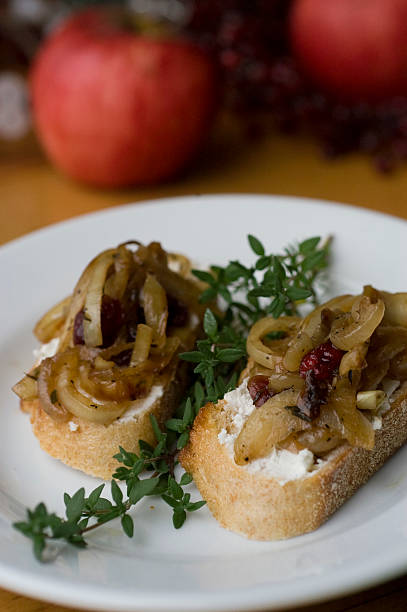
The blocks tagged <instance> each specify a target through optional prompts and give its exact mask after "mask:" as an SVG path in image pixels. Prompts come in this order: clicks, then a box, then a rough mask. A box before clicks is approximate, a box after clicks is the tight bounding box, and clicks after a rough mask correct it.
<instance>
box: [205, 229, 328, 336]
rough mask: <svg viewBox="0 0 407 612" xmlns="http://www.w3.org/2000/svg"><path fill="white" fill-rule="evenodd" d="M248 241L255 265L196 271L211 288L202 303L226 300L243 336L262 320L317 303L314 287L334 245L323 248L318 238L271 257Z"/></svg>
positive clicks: (258, 244)
mask: <svg viewBox="0 0 407 612" xmlns="http://www.w3.org/2000/svg"><path fill="white" fill-rule="evenodd" d="M248 241H249V245H250V247H251V249H252V251H253V253H254V254H255V255H257V259H256V261H255V263H254V265H252V266H250V267H246V266H244V265H243V264H242V263H240V262H239V261H230V262H229V263H228V265H227V266H226V267H224V268H222V267H220V266H211V268H210V271H209V272H207V271H202V270H193V273H194V274H195V276H196V277H197V278H198V279H200V280H201V281H203V282H205V283H207V284H208V288H207V289H206V290H205V291H204V292H203V294H202V296H201V301H202V302H203V303H204V304H205V303H208V302H210V301H212V300H214V299H216V298H218V297H219V296H220V297H221V298H223V300H224V301H225V302H226V305H227V311H226V317H228V316H229V320H236V318H237V319H238V320H239V321H240V324H241V326H242V331H243V333H244V332H245V331H248V329H249V328H250V327H251V326H252V325H253V323H255V322H256V321H257V320H258V319H260V318H262V317H265V316H270V315H272V316H273V317H275V318H278V317H279V316H281V315H282V314H286V315H292V314H295V313H296V312H297V303H298V302H302V301H303V300H307V299H309V298H311V301H312V302H313V303H315V302H316V294H315V287H314V283H315V279H316V277H317V275H318V274H319V273H320V272H321V270H323V269H324V268H326V267H327V265H328V254H329V243H330V241H329V240H328V241H326V242H325V243H322V244H321V239H320V237H319V236H316V237H313V238H308V239H307V240H304V241H303V242H301V243H300V244H299V245H298V246H296V247H289V248H286V249H285V251H284V253H283V254H282V255H267V254H266V251H265V248H264V246H263V244H262V243H261V242H260V240H258V239H257V238H255V237H254V236H252V235H249V236H248ZM242 295H243V296H244V301H241V296H242ZM261 298H267V299H261Z"/></svg>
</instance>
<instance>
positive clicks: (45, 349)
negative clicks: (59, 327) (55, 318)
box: [33, 338, 59, 365]
mask: <svg viewBox="0 0 407 612" xmlns="http://www.w3.org/2000/svg"><path fill="white" fill-rule="evenodd" d="M58 347H59V338H52V340H50V341H49V342H47V343H46V344H41V346H40V348H38V349H34V350H33V354H34V359H35V360H36V365H38V364H40V363H41V361H42V360H43V359H47V357H53V356H54V355H55V354H56V352H57V350H58Z"/></svg>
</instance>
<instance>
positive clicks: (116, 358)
mask: <svg viewBox="0 0 407 612" xmlns="http://www.w3.org/2000/svg"><path fill="white" fill-rule="evenodd" d="M130 359H131V349H125V350H124V351H122V352H121V353H117V355H113V356H112V357H110V361H113V362H114V363H115V364H116V365H117V366H119V367H120V366H128V365H129V363H130Z"/></svg>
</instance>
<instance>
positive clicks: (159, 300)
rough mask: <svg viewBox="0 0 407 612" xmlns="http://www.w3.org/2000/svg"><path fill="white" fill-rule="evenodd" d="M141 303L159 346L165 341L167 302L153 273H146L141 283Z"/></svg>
mask: <svg viewBox="0 0 407 612" xmlns="http://www.w3.org/2000/svg"><path fill="white" fill-rule="evenodd" d="M142 305H143V310H144V317H145V319H146V323H147V325H148V326H149V327H150V328H151V329H152V330H153V337H154V342H155V343H156V344H157V345H158V346H160V347H161V346H163V344H164V343H165V332H166V328H167V320H168V303H167V295H166V293H165V291H164V289H163V287H162V286H161V285H160V283H159V282H158V280H157V279H156V278H155V276H154V275H153V274H147V278H146V280H145V283H144V285H143V291H142Z"/></svg>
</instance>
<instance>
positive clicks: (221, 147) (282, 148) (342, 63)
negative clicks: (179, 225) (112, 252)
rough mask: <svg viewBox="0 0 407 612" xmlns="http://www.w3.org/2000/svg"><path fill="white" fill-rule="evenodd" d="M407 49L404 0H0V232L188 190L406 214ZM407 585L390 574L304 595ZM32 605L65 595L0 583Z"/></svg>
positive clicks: (392, 595)
mask: <svg viewBox="0 0 407 612" xmlns="http://www.w3.org/2000/svg"><path fill="white" fill-rule="evenodd" d="M83 11H85V13H83ZM105 11H107V12H105ZM406 66H407V0H359V1H358V2H355V0H329V1H328V0H121V1H120V2H119V1H118V2H116V3H114V5H112V3H108V2H102V1H99V2H96V1H94V2H90V1H86V0H82V1H80V0H0V203H1V204H0V206H1V211H2V223H1V225H0V243H5V242H7V241H8V240H11V239H13V238H17V237H19V236H21V235H23V234H25V233H27V232H30V231H32V230H35V229H37V228H40V227H43V226H45V225H48V224H51V223H53V222H56V221H61V220H64V219H67V218H69V217H73V216H76V215H79V214H82V213H87V212H92V211H96V210H100V209H103V208H107V207H111V206H116V205H119V204H125V203H128V202H137V201H140V200H146V199H154V198H159V197H167V196H179V195H184V194H185V195H186V194H202V193H225V192H228V193H239V192H240V193H268V194H287V195H294V196H308V197H316V198H323V199H326V200H336V201H339V202H344V203H349V204H354V205H357V206H361V207H365V208H368V209H374V210H377V211H381V212H386V213H390V214H393V215H398V216H399V217H402V218H404V219H406V218H407V70H406ZM328 205H329V204H328ZM214 222H216V220H215V221H214ZM366 231H369V229H368V228H366ZM204 238H205V237H204ZM204 238H203V239H204ZM381 248H383V247H381V245H380V244H378V251H379V252H380V249H381ZM389 248H390V245H386V249H389ZM393 249H394V253H392V256H394V260H395V261H397V253H398V251H397V249H399V245H397V244H395V245H393ZM400 267H401V268H402V266H400ZM395 273H396V274H400V271H399V270H395ZM401 273H402V274H403V269H402V272H401ZM405 598H406V587H405V579H400V580H399V581H395V582H393V583H390V584H388V585H386V586H384V587H380V589H376V590H371V591H369V592H368V593H366V592H365V593H363V594H361V595H359V596H355V597H353V598H347V599H346V600H343V601H342V603H341V602H336V603H335V604H334V607H330V604H327V605H326V606H321V607H319V606H318V607H316V608H315V610H317V609H318V610H321V612H322V611H323V612H325V611H327V610H333V609H335V610H345V609H350V608H351V607H352V608H353V607H355V606H357V607H358V610H366V611H367V610H373V609H375V610H376V609H377V610H379V609H380V610H381V609H383V605H385V604H386V603H387V604H388V605H389V606H390V607H394V608H397V609H400V610H402V609H403V610H404V609H405V601H406V599H405ZM2 602H3V605H2ZM369 602H370V603H369ZM371 602H376V604H377V605H375V604H374V603H373V604H372V603H371ZM38 606H40V607H41V609H44V610H45V609H47V610H52V611H54V610H55V611H57V610H58V611H59V610H62V609H61V608H57V607H53V606H48V607H43V606H42V604H39V603H38V604H37V603H36V602H34V601H33V600H28V599H26V598H23V597H19V596H15V595H12V594H11V593H8V592H6V591H3V590H1V589H0V608H1V609H3V608H4V607H5V608H6V609H7V610H10V612H11V611H13V612H14V611H15V612H17V611H20V610H27V611H28V610H39V609H40V607H38ZM372 606H373V607H372Z"/></svg>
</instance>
